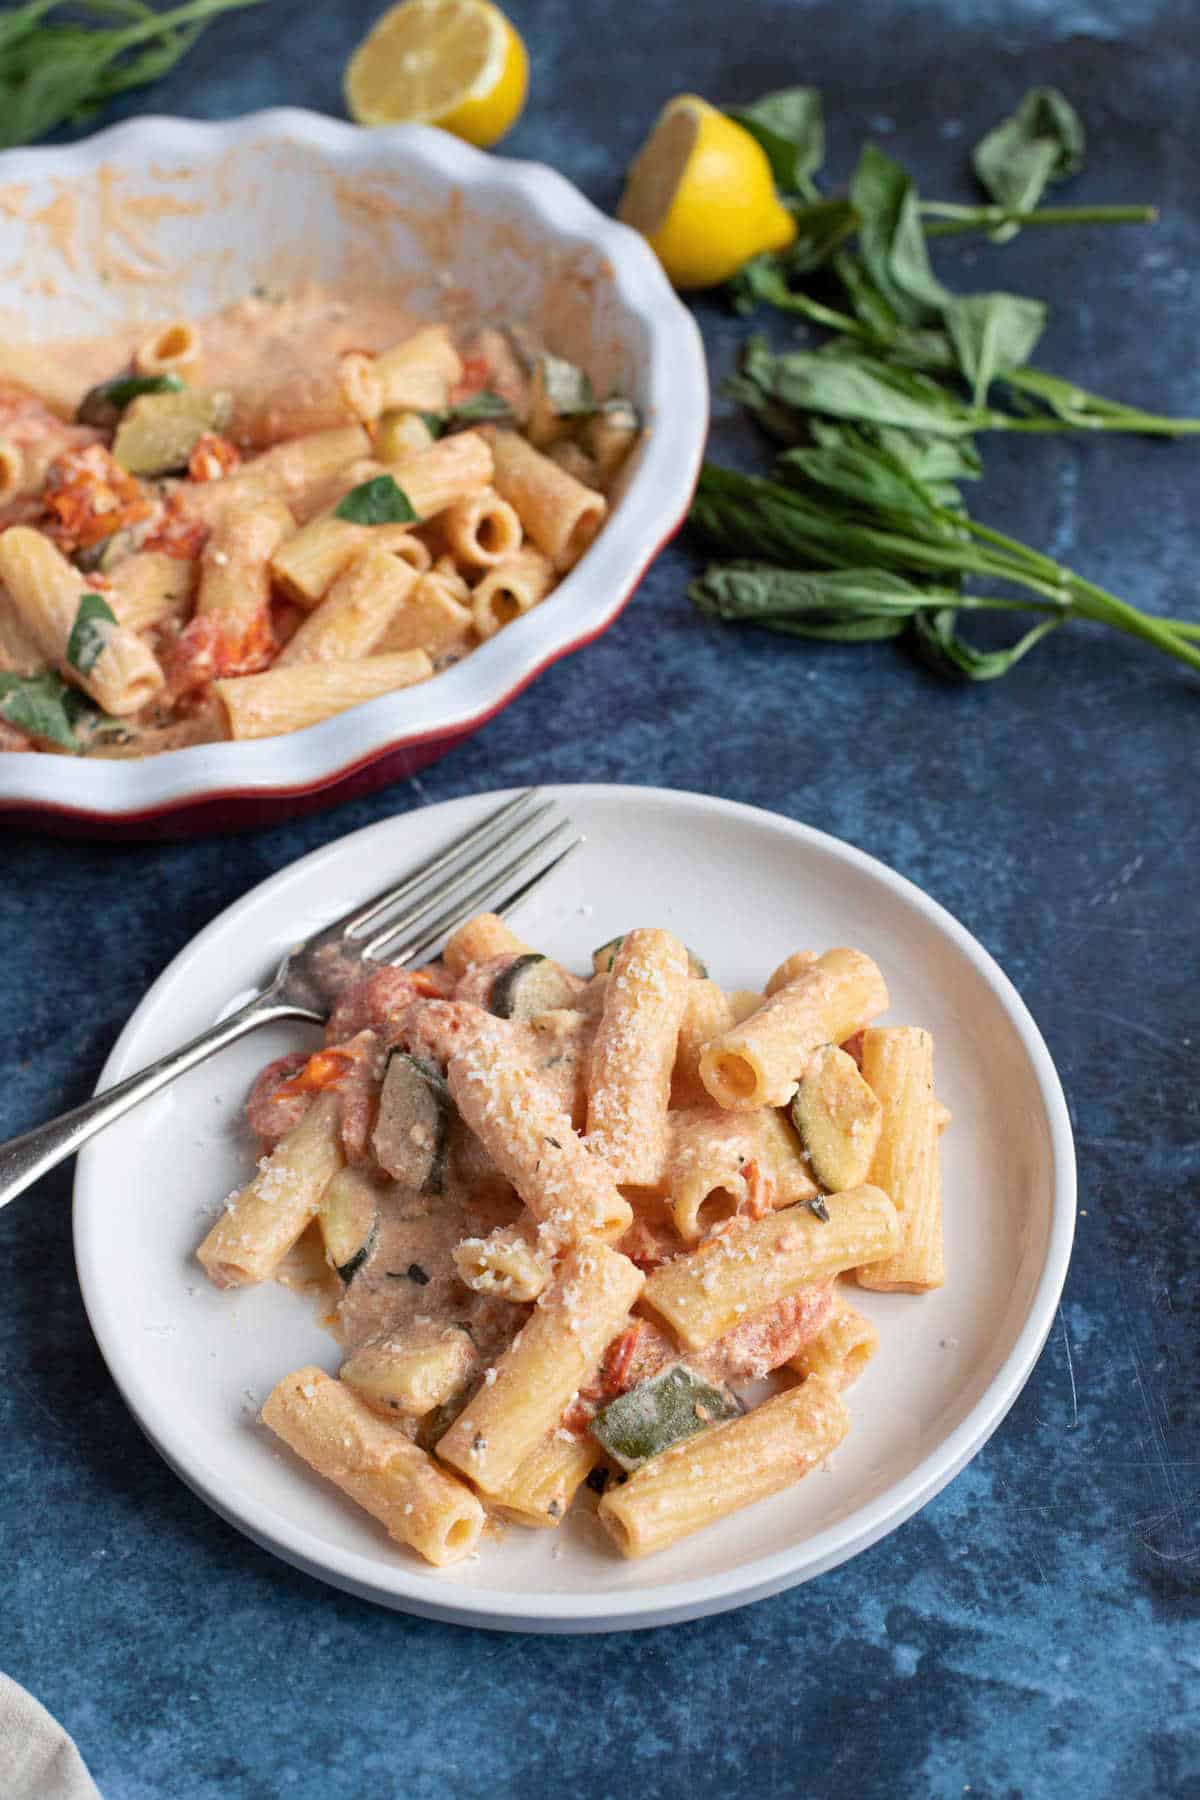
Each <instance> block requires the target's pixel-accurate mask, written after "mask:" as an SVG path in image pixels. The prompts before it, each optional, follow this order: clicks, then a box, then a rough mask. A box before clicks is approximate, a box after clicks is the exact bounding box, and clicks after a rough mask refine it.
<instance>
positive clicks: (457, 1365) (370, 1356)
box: [340, 1325, 476, 1419]
mask: <svg viewBox="0 0 1200 1800" xmlns="http://www.w3.org/2000/svg"><path fill="white" fill-rule="evenodd" d="M475 1362H476V1356H475V1349H474V1346H473V1345H472V1343H471V1340H470V1338H469V1337H468V1336H467V1334H466V1332H465V1331H463V1330H462V1328H461V1327H460V1326H458V1325H447V1326H445V1328H444V1329H442V1330H441V1331H439V1332H438V1334H437V1335H436V1336H432V1335H431V1336H430V1337H429V1338H428V1339H427V1340H425V1341H422V1340H421V1339H419V1338H417V1337H414V1338H413V1340H412V1341H411V1342H406V1343H405V1344H404V1345H403V1347H397V1345H395V1344H394V1343H392V1342H391V1341H390V1340H389V1339H388V1338H387V1337H386V1336H385V1337H383V1338H380V1339H376V1340H372V1341H371V1342H369V1343H366V1344H363V1345H361V1346H360V1347H359V1348H358V1349H357V1350H356V1351H355V1352H354V1355H353V1356H352V1357H351V1358H350V1359H349V1361H348V1362H346V1363H343V1365H342V1368H341V1372H340V1379H341V1380H342V1381H344V1382H345V1383H346V1386H347V1387H351V1388H353V1389H354V1391H355V1393H356V1394H361V1396H362V1398H363V1399H364V1400H365V1401H366V1403H367V1405H368V1406H370V1407H373V1408H374V1410H375V1411H376V1412H382V1413H400V1414H402V1415H403V1416H404V1417H405V1418H408V1419H423V1418H424V1417H425V1416H426V1415H427V1414H428V1413H431V1412H433V1410H434V1408H435V1407H438V1406H441V1405H443V1404H444V1403H445V1402H446V1401H447V1400H449V1399H450V1398H451V1396H452V1395H454V1394H457V1393H458V1392H459V1390H460V1389H461V1387H462V1385H463V1383H464V1382H465V1381H466V1379H467V1377H468V1376H469V1375H470V1373H471V1371H472V1369H473V1368H474V1367H475Z"/></svg>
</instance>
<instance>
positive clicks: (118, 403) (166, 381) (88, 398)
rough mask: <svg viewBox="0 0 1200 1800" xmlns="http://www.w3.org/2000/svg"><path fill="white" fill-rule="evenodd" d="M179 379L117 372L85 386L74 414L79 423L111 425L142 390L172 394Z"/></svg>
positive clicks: (177, 385) (151, 392)
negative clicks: (92, 386)
mask: <svg viewBox="0 0 1200 1800" xmlns="http://www.w3.org/2000/svg"><path fill="white" fill-rule="evenodd" d="M182 386H183V382H182V381H181V380H180V379H179V376H178V375H169V374H168V375H118V376H117V378H116V380H115V381H102V382H101V383H100V385H99V386H98V387H94V388H89V389H88V391H87V393H86V394H85V395H84V396H83V399H82V400H81V401H80V402H79V409H78V411H77V412H76V414H75V417H76V419H77V420H78V421H79V423H80V424H81V425H101V426H104V425H115V424H116V421H117V419H118V418H119V417H120V415H121V414H122V413H123V412H124V411H125V408H126V407H127V406H128V405H129V403H130V401H131V400H139V399H140V398H141V396H142V395H143V394H176V393H178V392H179V390H180V388H182Z"/></svg>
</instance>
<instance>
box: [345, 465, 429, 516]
mask: <svg viewBox="0 0 1200 1800" xmlns="http://www.w3.org/2000/svg"><path fill="white" fill-rule="evenodd" d="M333 516H334V518H335V519H348V520H349V521H350V523H351V524H352V525H410V524H412V523H414V521H415V520H416V519H417V517H418V514H417V513H416V512H415V511H414V510H413V506H412V502H411V501H410V500H409V497H408V495H407V494H406V493H405V492H404V489H403V488H402V487H399V486H397V484H396V482H395V481H394V480H393V478H392V477H391V476H390V475H372V477H371V479H370V480H369V481H362V482H360V483H359V485H358V486H357V487H356V488H351V489H350V492H349V493H348V494H347V495H346V496H345V497H344V499H342V500H341V501H340V502H339V504H338V505H337V506H335V507H334V509H333Z"/></svg>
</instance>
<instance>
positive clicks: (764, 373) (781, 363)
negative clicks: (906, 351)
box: [738, 339, 987, 437]
mask: <svg viewBox="0 0 1200 1800" xmlns="http://www.w3.org/2000/svg"><path fill="white" fill-rule="evenodd" d="M742 374H743V377H744V378H745V380H746V381H749V382H751V383H753V385H754V386H755V387H757V389H758V390H759V392H760V394H762V395H763V396H764V397H766V398H767V399H770V400H773V401H776V402H782V403H783V404H784V405H785V406H788V407H791V408H793V409H794V410H795V411H796V412H799V413H810V412H815V413H828V414H830V415H831V416H832V417H834V418H841V419H852V420H858V421H861V422H863V423H865V424H874V425H896V426H900V427H902V428H903V429H905V430H911V431H924V432H932V433H933V434H935V435H937V436H946V437H966V436H969V435H970V434H971V433H972V432H975V431H977V430H979V429H980V428H981V426H983V425H985V424H986V423H987V418H986V416H984V417H983V418H981V417H980V416H979V414H978V413H977V412H976V410H975V409H974V408H972V407H969V406H968V405H967V404H966V403H965V401H963V400H960V399H959V397H958V395H957V394H954V393H952V392H951V391H950V389H949V388H947V387H945V386H943V385H942V384H941V383H940V382H936V381H931V380H930V379H929V378H928V377H927V376H924V375H920V374H917V373H915V372H913V371H911V370H908V369H895V368H892V367H890V366H889V365H888V364H887V363H884V362H880V361H877V360H876V359H874V358H872V357H867V356H860V357H858V358H856V359H854V360H851V359H850V358H849V357H840V356H822V355H820V354H819V353H817V352H815V351H811V350H791V351H786V352H784V353H783V354H782V355H779V356H776V355H774V354H773V353H772V352H771V351H770V350H769V349H768V348H767V347H766V345H765V343H764V342H763V341H762V340H761V339H751V340H750V342H749V344H748V345H747V347H746V353H745V354H744V356H743V358H742ZM738 397H739V398H740V397H742V392H741V390H739V396H738Z"/></svg>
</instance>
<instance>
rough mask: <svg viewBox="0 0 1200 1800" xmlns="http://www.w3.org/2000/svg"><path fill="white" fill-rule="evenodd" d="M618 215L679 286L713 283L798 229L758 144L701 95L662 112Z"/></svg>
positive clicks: (670, 104)
mask: <svg viewBox="0 0 1200 1800" xmlns="http://www.w3.org/2000/svg"><path fill="white" fill-rule="evenodd" d="M617 217H618V218H619V219H623V220H624V221H625V223H626V224H627V225H632V226H633V228H634V230H635V231H640V232H641V234H642V236H643V237H644V238H645V239H646V240H647V242H648V243H649V245H650V248H651V249H652V250H653V251H654V252H655V254H656V255H657V257H658V259H659V261H660V262H661V263H662V266H663V268H664V269H665V270H666V272H667V274H668V276H669V277H670V279H671V281H672V282H673V283H674V285H675V286H676V287H677V288H706V287H715V286H716V284H717V283H718V282H720V281H728V280H729V278H730V276H731V275H736V274H737V271H738V270H739V269H740V268H741V266H742V264H743V263H745V262H749V260H750V258H751V257H752V256H759V255H761V254H762V253H763V251H766V250H782V249H784V248H785V247H786V246H787V245H788V244H790V243H791V241H792V239H793V238H794V237H795V235H796V225H795V221H794V220H793V218H792V216H791V214H790V213H789V212H788V211H787V208H786V207H785V206H784V205H783V203H782V202H781V200H780V199H779V196H778V194H777V193H776V192H775V183H774V181H773V180H772V178H771V165H770V163H769V162H768V161H767V156H766V152H765V151H764V150H763V148H762V146H761V145H760V144H758V143H756V142H755V140H754V138H752V137H751V136H750V133H749V132H748V131H745V130H743V128H742V127H741V126H740V125H736V124H735V123H734V121H733V120H732V119H729V118H727V117H726V116H725V114H724V113H723V112H720V111H718V109H717V108H716V107H715V106H710V105H709V104H708V102H707V100H702V99H701V98H700V96H699V95H698V94H680V95H678V96H677V97H676V98H675V99H674V100H670V101H668V102H667V104H666V106H665V107H664V108H663V110H662V112H661V113H660V114H659V116H658V121H657V123H656V124H655V127H654V130H653V131H652V132H651V133H650V136H649V137H648V138H647V139H646V142H645V143H644V144H643V145H642V147H641V149H640V150H639V151H638V153H637V156H636V157H635V159H634V161H633V163H632V165H631V167H630V170H629V175H628V178H627V180H626V183H625V192H624V193H623V194H622V196H621V203H620V205H619V206H618V208H617Z"/></svg>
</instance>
